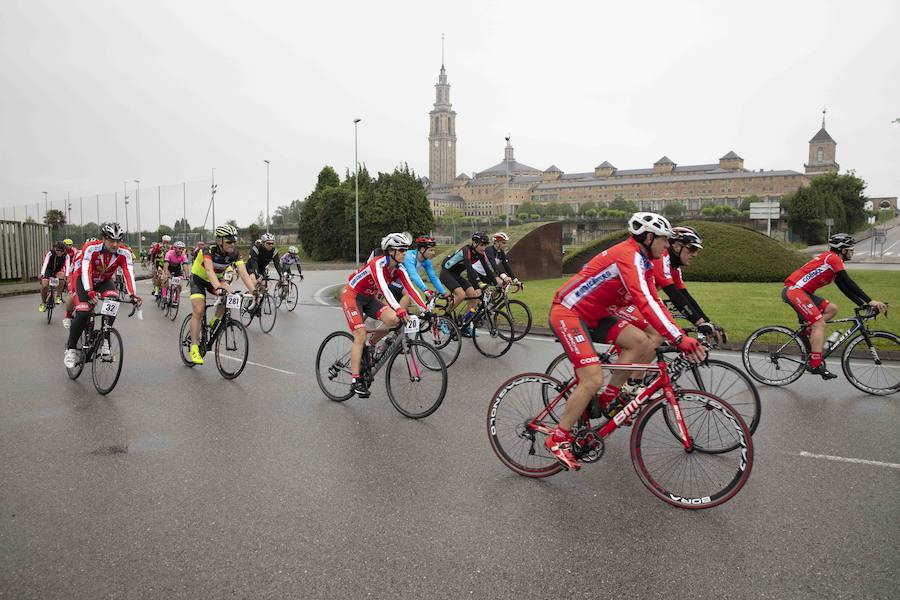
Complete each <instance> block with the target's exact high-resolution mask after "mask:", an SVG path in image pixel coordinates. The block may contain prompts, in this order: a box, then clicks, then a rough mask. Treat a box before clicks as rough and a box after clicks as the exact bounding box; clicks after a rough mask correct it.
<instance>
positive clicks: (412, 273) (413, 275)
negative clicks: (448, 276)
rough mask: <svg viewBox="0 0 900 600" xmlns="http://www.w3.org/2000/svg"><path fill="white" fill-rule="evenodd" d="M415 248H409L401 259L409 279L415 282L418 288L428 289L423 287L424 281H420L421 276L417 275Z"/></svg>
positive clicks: (417, 258)
mask: <svg viewBox="0 0 900 600" xmlns="http://www.w3.org/2000/svg"><path fill="white" fill-rule="evenodd" d="M417 253H418V251H417V250H410V251H409V252H407V253H406V258H404V259H403V266H404V267H405V268H406V274H407V275H408V276H409V279H410V280H411V281H412V282H413V283H414V284H416V285H417V286H418V287H419V289H420V290H423V291H424V290H426V289H428V288H427V287H425V282H424V281H422V277H421V276H419V273H418V270H417V269H416V263H417V262H418V260H419V257H418V255H417Z"/></svg>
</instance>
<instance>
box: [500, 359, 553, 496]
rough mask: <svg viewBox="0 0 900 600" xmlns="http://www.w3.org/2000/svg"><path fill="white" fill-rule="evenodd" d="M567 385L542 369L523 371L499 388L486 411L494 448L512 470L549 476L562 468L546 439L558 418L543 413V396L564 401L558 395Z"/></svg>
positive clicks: (533, 475)
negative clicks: (546, 443) (540, 417)
mask: <svg viewBox="0 0 900 600" xmlns="http://www.w3.org/2000/svg"><path fill="white" fill-rule="evenodd" d="M564 387H565V386H564V385H563V384H562V383H560V382H559V381H557V380H556V379H554V378H553V377H548V376H547V375H544V374H542V373H522V374H521V375H516V376H515V377H513V378H511V379H508V380H507V381H506V382H504V383H503V384H501V385H500V387H499V388H497V391H496V392H494V395H493V397H491V401H490V403H489V404H488V411H487V433H488V439H489V440H490V442H491V449H493V451H494V454H496V455H497V458H499V459H500V462H502V463H503V464H504V465H506V466H507V468H509V469H510V470H512V471H513V472H515V473H518V474H519V475H524V476H525V477H535V478H538V477H549V476H550V475H556V474H557V473H559V472H560V471H561V470H562V466H561V465H560V464H559V461H557V460H556V458H555V457H554V456H553V455H552V454H550V452H549V451H548V450H547V447H546V446H545V445H544V442H545V441H546V439H547V435H548V432H550V431H553V429H554V428H555V427H556V422H555V421H554V420H553V419H551V418H550V416H549V415H545V416H544V418H543V419H541V420H540V421H538V422H537V424H536V425H537V426H535V425H533V424H532V421H534V419H535V418H536V417H537V416H538V415H540V414H544V413H545V412H546V411H545V401H544V398H550V402H551V403H553V404H552V406H551V409H553V408H557V404H559V403H563V402H565V399H562V398H559V396H560V394H562V391H563V389H564Z"/></svg>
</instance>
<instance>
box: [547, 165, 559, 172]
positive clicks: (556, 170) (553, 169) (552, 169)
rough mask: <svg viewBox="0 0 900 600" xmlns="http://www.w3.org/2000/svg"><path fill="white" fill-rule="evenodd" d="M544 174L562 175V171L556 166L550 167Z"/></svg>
mask: <svg viewBox="0 0 900 600" xmlns="http://www.w3.org/2000/svg"><path fill="white" fill-rule="evenodd" d="M544 173H562V171H561V170H560V168H559V167H557V166H556V165H550V166H549V167H547V168H546V169H544Z"/></svg>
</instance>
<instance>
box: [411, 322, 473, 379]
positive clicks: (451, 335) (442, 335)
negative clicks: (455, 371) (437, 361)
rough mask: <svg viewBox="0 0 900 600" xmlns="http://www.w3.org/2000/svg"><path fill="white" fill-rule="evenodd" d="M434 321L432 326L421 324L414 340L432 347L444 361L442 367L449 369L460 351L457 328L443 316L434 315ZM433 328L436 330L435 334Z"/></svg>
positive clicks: (428, 323) (460, 341)
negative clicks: (421, 326)
mask: <svg viewBox="0 0 900 600" xmlns="http://www.w3.org/2000/svg"><path fill="white" fill-rule="evenodd" d="M434 319H435V323H434V325H433V326H432V325H431V323H430V322H424V323H423V329H420V330H419V332H418V333H416V339H417V340H420V341H423V342H425V343H427V344H430V345H431V346H433V347H434V348H435V349H436V350H437V351H438V353H439V354H440V355H441V358H442V359H443V360H444V365H445V366H446V367H447V368H448V369H449V368H450V367H451V366H452V365H453V363H455V362H456V359H457V358H459V352H460V350H462V338H461V337H460V335H459V327H457V326H456V323H454V322H453V319H451V318H450V317H447V316H444V315H439V316H438V315H436V316H435V317H434ZM433 327H434V328H437V329H438V332H437V334H435V331H434V329H433ZM444 330H446V331H444Z"/></svg>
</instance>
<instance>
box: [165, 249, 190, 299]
mask: <svg viewBox="0 0 900 600" xmlns="http://www.w3.org/2000/svg"><path fill="white" fill-rule="evenodd" d="M187 267H188V256H187V252H185V251H184V242H182V241H178V242H175V244H174V245H173V246H172V249H171V250H169V251H168V252H166V259H165V260H164V261H163V273H162V286H163V290H162V295H163V300H166V299H167V298H168V296H169V287H168V284H169V278H170V277H186V276H187V272H188V270H187Z"/></svg>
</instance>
